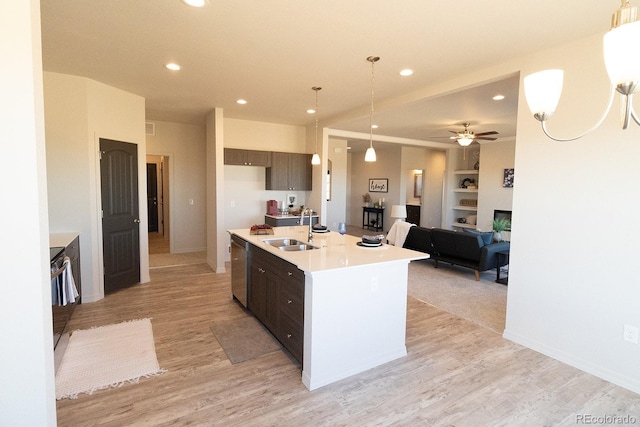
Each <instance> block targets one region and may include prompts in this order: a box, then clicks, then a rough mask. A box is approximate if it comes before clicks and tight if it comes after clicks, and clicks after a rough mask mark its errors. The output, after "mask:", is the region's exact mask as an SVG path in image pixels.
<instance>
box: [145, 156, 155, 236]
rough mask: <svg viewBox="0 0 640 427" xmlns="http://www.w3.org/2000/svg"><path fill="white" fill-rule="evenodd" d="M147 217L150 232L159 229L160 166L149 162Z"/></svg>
mask: <svg viewBox="0 0 640 427" xmlns="http://www.w3.org/2000/svg"><path fill="white" fill-rule="evenodd" d="M147 217H148V222H149V227H148V228H149V230H148V231H149V232H150V233H151V232H153V231H156V232H157V231H158V168H157V165H156V164H155V163H147Z"/></svg>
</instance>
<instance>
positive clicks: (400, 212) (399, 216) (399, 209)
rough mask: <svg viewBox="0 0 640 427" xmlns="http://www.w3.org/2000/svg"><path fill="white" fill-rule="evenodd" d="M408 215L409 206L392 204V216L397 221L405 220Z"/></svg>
mask: <svg viewBox="0 0 640 427" xmlns="http://www.w3.org/2000/svg"><path fill="white" fill-rule="evenodd" d="M406 217H407V207H406V206H405V205H392V206H391V218H396V221H395V222H398V221H404V219H405V218H406Z"/></svg>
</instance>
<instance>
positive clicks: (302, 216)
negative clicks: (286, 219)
mask: <svg viewBox="0 0 640 427" xmlns="http://www.w3.org/2000/svg"><path fill="white" fill-rule="evenodd" d="M307 211H309V235H308V236H307V239H309V241H310V242H313V233H312V232H311V216H312V215H313V209H311V208H304V210H303V211H302V215H301V216H300V225H304V214H305V213H306V212H307Z"/></svg>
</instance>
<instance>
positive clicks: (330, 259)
mask: <svg viewBox="0 0 640 427" xmlns="http://www.w3.org/2000/svg"><path fill="white" fill-rule="evenodd" d="M308 230H309V226H306V225H305V226H289V227H273V231H274V234H273V235H268V234H267V235H265V234H261V235H251V234H250V230H249V229H235V230H227V231H228V232H229V234H234V235H236V236H238V237H240V238H242V239H244V240H246V241H247V242H249V243H251V244H253V245H254V246H256V247H259V248H261V249H264V250H265V251H267V252H269V253H271V254H273V255H275V256H277V257H279V258H282V259H283V260H285V261H287V262H290V263H291V264H293V265H295V266H296V267H298V268H299V269H300V270H302V271H304V272H305V273H309V274H314V273H317V272H321V271H328V270H335V269H341V268H350V267H360V266H366V265H372V264H380V263H389V262H406V263H408V262H410V261H416V260H421V259H428V258H429V254H427V253H423V252H418V251H414V250H410V249H404V248H400V247H396V246H392V245H387V244H384V245H383V246H382V247H374V248H366V247H361V246H358V245H357V242H359V241H360V240H361V239H360V238H358V237H355V236H350V235H344V236H341V235H340V234H338V233H337V232H335V231H332V232H330V233H316V234H314V236H313V237H314V239H313V241H312V242H310V244H312V245H314V246H317V247H319V249H314V250H309V251H300V252H285V251H281V250H280V249H278V248H276V247H274V246H271V245H269V244H267V243H263V240H266V239H273V238H285V237H289V238H294V239H297V240H300V241H304V242H307V241H308V239H307V236H308Z"/></svg>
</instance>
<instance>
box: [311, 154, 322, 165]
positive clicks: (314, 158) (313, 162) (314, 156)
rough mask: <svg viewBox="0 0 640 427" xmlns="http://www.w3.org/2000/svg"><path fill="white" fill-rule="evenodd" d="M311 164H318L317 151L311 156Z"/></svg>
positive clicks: (318, 156)
mask: <svg viewBox="0 0 640 427" xmlns="http://www.w3.org/2000/svg"><path fill="white" fill-rule="evenodd" d="M311 164H312V165H319V164H320V155H319V154H318V153H314V154H313V157H311Z"/></svg>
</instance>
